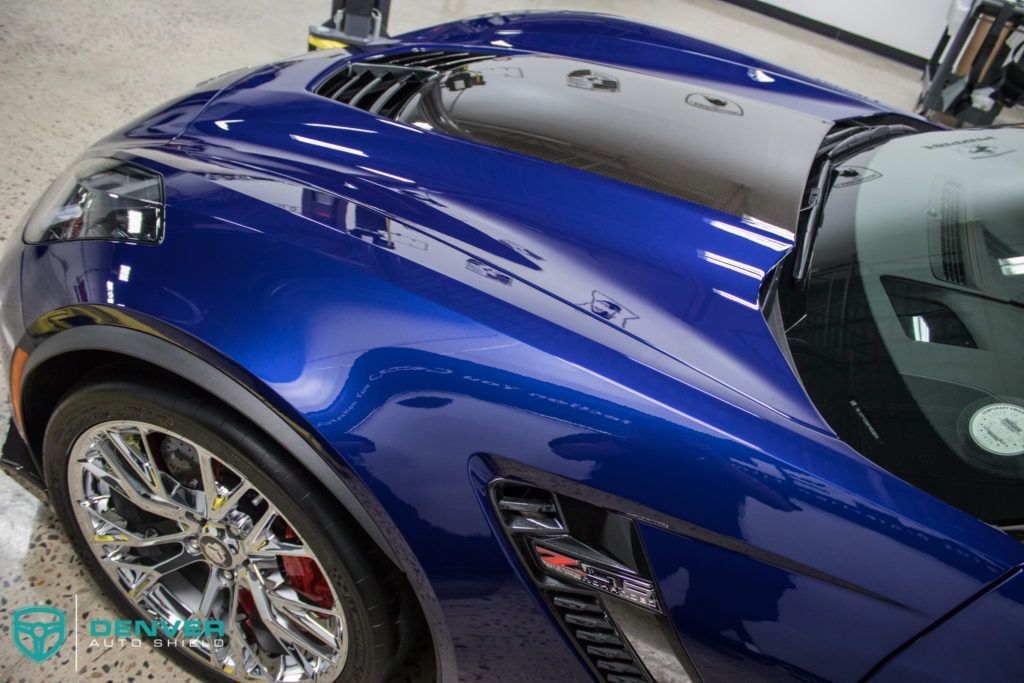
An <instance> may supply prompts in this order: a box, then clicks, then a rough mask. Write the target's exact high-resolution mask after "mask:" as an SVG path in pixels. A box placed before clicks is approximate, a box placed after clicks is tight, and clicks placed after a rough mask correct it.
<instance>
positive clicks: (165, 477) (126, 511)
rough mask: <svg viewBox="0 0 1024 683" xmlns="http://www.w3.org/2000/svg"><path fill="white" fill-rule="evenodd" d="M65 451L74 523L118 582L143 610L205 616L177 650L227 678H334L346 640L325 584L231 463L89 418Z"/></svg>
mask: <svg viewBox="0 0 1024 683" xmlns="http://www.w3.org/2000/svg"><path fill="white" fill-rule="evenodd" d="M70 456H71V457H70V459H69V461H68V471H67V474H68V484H69V491H70V494H71V503H72V506H73V508H74V514H75V518H76V521H77V522H78V525H79V526H80V528H81V530H82V533H83V534H84V537H85V539H86V541H87V542H88V544H89V547H90V549H91V550H92V552H93V553H94V555H95V556H96V558H97V559H98V560H99V562H100V565H101V566H102V567H103V569H104V571H105V572H106V573H107V575H108V576H109V577H110V578H111V580H112V581H113V582H114V584H115V585H116V586H117V588H118V589H119V590H120V591H122V592H123V594H124V595H125V596H126V597H127V598H128V599H129V600H130V601H131V602H132V603H133V604H135V605H136V606H137V607H138V608H139V609H140V610H141V611H142V612H143V613H146V614H148V615H151V616H152V618H154V619H161V620H164V622H167V623H171V624H173V622H175V621H179V622H184V621H185V620H190V619H191V620H205V621H207V622H209V621H213V622H214V625H213V627H212V628H209V629H208V631H207V633H205V634H204V635H202V636H199V637H192V634H191V633H185V630H184V629H182V630H180V631H179V632H178V633H177V634H176V636H175V640H177V641H178V643H177V644H176V645H178V646H179V647H178V649H180V650H183V651H186V652H188V653H189V654H191V655H192V656H193V657H196V658H197V659H198V660H200V661H201V662H202V663H204V664H206V665H207V666H209V667H211V668H213V669H215V670H217V671H220V672H221V673H222V674H224V675H226V676H228V677H230V678H233V679H235V680H265V681H303V680H312V679H316V680H327V681H329V680H334V679H335V678H337V676H338V675H339V674H340V673H341V671H342V669H343V668H344V666H345V661H346V658H347V655H348V640H347V637H346V624H345V614H344V611H343V610H342V606H341V602H340V601H339V599H338V595H337V593H336V591H335V588H334V587H333V586H332V585H331V583H330V581H328V580H327V574H326V573H325V572H324V569H323V565H322V563H321V562H320V561H319V560H318V559H317V557H316V555H315V554H314V553H313V551H312V550H311V549H310V548H309V547H308V546H307V544H306V543H305V542H304V541H303V539H302V537H301V536H300V535H299V534H298V532H297V531H296V530H295V528H294V527H293V526H292V524H291V523H290V522H289V521H288V520H287V519H286V518H285V517H284V515H283V514H282V513H281V512H280V511H279V510H278V508H276V507H275V506H274V505H273V504H272V503H271V502H270V501H269V500H268V499H267V498H266V497H265V496H264V494H263V493H262V492H260V491H259V490H257V488H256V487H255V486H254V485H253V484H252V483H251V482H250V481H249V480H248V479H246V478H245V477H244V476H242V475H241V474H240V473H238V472H237V470H236V469H234V468H232V467H229V466H228V465H227V464H226V463H225V462H224V461H222V460H221V459H219V458H218V457H217V456H216V455H215V454H213V453H210V452H209V451H207V450H205V449H204V448H202V447H201V446H199V445H198V444H196V443H193V442H191V441H189V440H187V439H185V438H184V437H182V436H180V435H178V434H175V433H174V432H172V431H169V430H167V429H164V428H162V427H157V426H154V425H151V424H146V423H142V422H106V423H103V424H99V425H96V426H95V427H92V428H90V429H88V430H87V431H85V432H84V433H82V434H81V435H80V436H79V437H78V438H77V439H76V440H75V442H74V443H73V445H72V447H71V453H70ZM216 622H220V623H222V624H223V631H224V635H223V637H219V634H217V633H216V630H217V629H216ZM162 635H163V634H161V636H162Z"/></svg>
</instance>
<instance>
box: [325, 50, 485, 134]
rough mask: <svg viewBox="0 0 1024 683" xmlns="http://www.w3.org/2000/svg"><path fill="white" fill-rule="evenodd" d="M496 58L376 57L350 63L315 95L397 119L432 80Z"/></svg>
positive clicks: (444, 53)
mask: <svg viewBox="0 0 1024 683" xmlns="http://www.w3.org/2000/svg"><path fill="white" fill-rule="evenodd" d="M494 57H495V55H491V54H486V53H480V52H459V51H453V50H425V51H413V52H400V53H396V54H387V55H373V56H371V57H368V58H367V59H364V60H362V61H358V62H351V63H350V64H348V65H347V66H346V67H345V68H343V69H342V70H341V71H339V72H338V73H336V74H335V75H333V76H331V78H329V79H328V80H327V81H326V82H325V83H324V84H323V85H321V86H320V87H319V88H318V89H317V91H316V93H317V94H318V95H323V96H324V97H329V98H331V99H332V100H337V101H338V102H341V103H343V104H347V105H349V106H351V107H356V108H358V109H362V110H364V111H368V112H370V113H371V114H377V115H378V116H383V117H385V118H390V119H395V118H398V115H399V114H400V113H401V111H402V108H403V107H405V105H406V104H408V102H409V100H411V99H412V97H413V96H414V95H415V94H416V93H417V92H418V91H419V89H420V88H421V87H422V86H423V85H424V84H425V83H427V82H428V81H429V80H431V79H432V78H439V77H440V76H441V74H444V73H447V72H449V71H453V70H455V69H459V68H461V67H463V66H466V65H468V64H472V63H473V62H480V61H484V60H487V59H493V58H494Z"/></svg>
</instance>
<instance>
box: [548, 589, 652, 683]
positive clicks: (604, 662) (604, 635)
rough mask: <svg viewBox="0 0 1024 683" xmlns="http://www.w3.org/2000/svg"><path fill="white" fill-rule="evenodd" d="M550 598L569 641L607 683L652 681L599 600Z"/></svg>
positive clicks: (581, 596)
mask: <svg viewBox="0 0 1024 683" xmlns="http://www.w3.org/2000/svg"><path fill="white" fill-rule="evenodd" d="M548 596H549V597H550V598H551V602H552V603H553V604H554V606H555V610H556V612H557V613H558V616H559V617H561V619H562V621H563V622H564V623H565V627H566V632H567V633H568V634H569V637H571V638H572V639H574V640H575V641H576V646H577V647H578V648H579V650H580V652H582V653H583V654H584V655H585V656H586V657H587V659H589V660H590V664H591V665H592V666H593V667H594V670H595V671H597V672H598V675H599V677H600V676H603V677H604V679H605V681H606V683H615V681H620V682H622V683H634V682H636V683H647V681H649V680H650V679H649V678H648V677H647V674H646V673H645V672H644V668H643V667H642V666H641V665H640V663H639V662H638V661H637V660H636V658H635V657H634V655H633V653H632V652H631V651H630V649H629V648H628V647H627V646H626V645H625V644H624V640H625V639H624V638H623V637H622V634H621V633H619V631H618V628H616V626H615V624H614V623H613V622H612V620H611V618H610V617H609V616H608V613H607V612H606V611H605V609H604V607H602V605H601V602H600V601H599V600H598V599H597V597H596V596H593V595H588V594H586V593H563V592H555V591H552V592H551V593H549V594H548Z"/></svg>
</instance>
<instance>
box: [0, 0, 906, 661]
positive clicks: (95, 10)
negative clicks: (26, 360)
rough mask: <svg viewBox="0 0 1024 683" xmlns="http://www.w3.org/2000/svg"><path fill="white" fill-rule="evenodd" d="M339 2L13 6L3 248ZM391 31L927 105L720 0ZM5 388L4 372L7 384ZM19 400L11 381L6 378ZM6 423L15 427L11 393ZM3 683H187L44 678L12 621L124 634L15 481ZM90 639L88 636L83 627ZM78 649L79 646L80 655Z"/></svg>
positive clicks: (143, 655) (436, 9)
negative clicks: (763, 76) (531, 40)
mask: <svg viewBox="0 0 1024 683" xmlns="http://www.w3.org/2000/svg"><path fill="white" fill-rule="evenodd" d="M329 5H330V3H329V2H328V0H288V1H287V2H282V1H281V0H217V1H216V2H210V1H209V0H176V1H175V2H173V3H157V2H131V1H129V0H114V1H113V2H111V1H110V0H106V1H105V2H100V1H99V0H78V1H76V2H61V1H60V0H33V1H32V2H15V1H14V0H0V150H2V151H3V153H2V155H0V241H2V240H7V239H16V238H15V237H13V236H12V235H11V231H12V230H13V228H14V226H15V223H16V222H17V220H18V219H19V218H20V216H21V215H22V214H23V213H24V212H25V211H26V210H27V209H28V207H29V205H30V203H31V202H32V201H34V200H35V198H36V197H37V196H38V195H39V194H40V192H41V191H42V190H43V189H44V188H45V186H46V184H47V183H48V182H49V180H50V179H51V178H53V177H54V176H55V175H56V174H57V173H58V172H59V171H61V170H62V169H63V168H64V167H65V166H66V165H67V164H68V163H69V162H70V161H71V160H72V159H74V158H75V157H76V156H77V155H78V154H79V153H80V152H81V150H82V149H84V148H85V147H86V146H87V145H88V144H90V143H91V142H93V141H94V140H96V139H97V138H98V137H99V136H101V135H102V134H103V133H105V132H107V131H108V130H110V129H111V128H112V127H113V126H115V125H117V124H119V123H121V122H124V121H126V120H128V119H129V118H131V117H134V116H136V115H138V114H141V113H142V112H144V111H146V110H147V109H149V108H151V107H154V106H156V105H158V104H159V103H160V102H162V101H164V100H166V99H168V98H170V97H172V96H174V95H176V94H178V93H180V92H182V91H184V90H186V89H188V88H189V87H191V86H192V85H193V84H195V83H196V82H198V81H200V80H203V79H205V78H207V77H209V76H212V75H216V74H219V73H223V72H226V71H229V70H232V69H235V68H237V67H240V66H245V65H248V64H259V63H263V62H267V61H271V60H274V59H278V58H282V57H287V56H290V55H292V54H296V53H299V52H301V51H303V50H304V49H305V33H306V27H307V25H308V24H311V23H318V22H319V21H320V20H322V19H324V18H325V15H326V13H327V11H328V9H329ZM393 6H394V12H395V16H394V18H393V21H392V31H393V32H396V33H397V32H401V31H405V30H408V29H412V28H415V27H419V26H425V25H429V24H432V23H439V22H441V21H445V20H449V19H455V18H459V17H461V16H469V15H473V14H480V13H484V12H488V11H492V10H498V9H502V8H506V9H507V8H529V9H539V8H546V7H551V8H559V9H578V10H596V11H601V12H607V13H612V14H619V15H624V16H628V17H632V18H636V19H640V20H646V21H649V22H653V23H657V24H660V25H663V26H668V27H672V28H675V29H678V30H681V31H684V32H688V33H692V34H695V35H697V36H701V37H704V38H707V39H710V40H713V41H716V42H719V43H722V44H724V45H726V46H729V47H733V48H736V49H739V50H744V51H747V52H750V53H753V54H755V55H757V56H759V57H762V58H764V59H767V60H769V61H773V62H777V63H779V64H781V65H783V66H786V67H789V68H792V69H795V70H798V71H803V72H805V73H808V74H810V75H812V76H816V77H818V78H821V79H824V80H826V81H831V82H833V83H840V84H842V85H844V86H845V87H847V88H850V89H852V90H856V91H859V92H862V93H865V94H867V95H870V96H872V97H874V98H876V99H879V100H881V101H883V102H886V103H889V104H892V105H896V106H898V107H907V108H909V107H910V106H912V105H913V103H914V100H915V98H916V96H917V93H918V90H919V87H920V86H919V82H918V78H919V73H918V71H917V70H916V69H913V68H910V67H907V66H903V65H901V64H897V63H894V62H891V61H889V60H886V59H884V58H881V57H878V56H875V55H873V54H870V53H867V52H864V51H861V50H859V49H857V48H853V47H849V46H846V45H842V44H839V43H836V42H833V41H832V40H829V39H827V38H824V37H821V36H818V35H816V34H813V33H809V32H807V31H804V30H801V29H797V28H793V27H791V26H789V25H786V24H783V23H781V22H777V21H774V20H772V19H768V18H765V17H763V16H761V15H759V14H756V13H753V12H750V11H747V10H744V9H740V8H737V7H735V6H733V5H729V4H726V3H724V2H721V1H720V0H648V1H647V2H643V3H639V2H635V0H634V1H629V0H552V1H548V0H512V1H511V2H509V1H508V0H504V1H502V0H395V2H394V3H393ZM0 373H2V370H0ZM0 379H2V381H0V387H6V385H7V382H6V378H0ZM0 392H2V393H3V394H4V395H3V396H2V397H0V398H2V399H3V404H2V405H3V406H4V407H3V408H2V409H0V410H3V411H4V415H3V421H4V423H6V412H5V411H6V405H7V401H6V391H5V389H3V388H0ZM0 530H2V531H0V587H2V592H0V630H2V632H3V634H2V642H0V680H4V681H8V680H10V681H41V680H47V679H53V680H79V679H82V680H97V681H105V680H110V681H147V680H149V681H164V680H166V681H171V680H174V681H182V680H186V679H187V677H185V676H183V675H182V674H181V673H180V672H178V671H177V670H176V668H175V667H174V666H173V665H172V664H171V663H169V662H168V661H167V660H165V659H164V657H163V656H162V655H161V654H159V653H158V652H156V651H154V650H153V649H152V648H150V647H149V646H148V645H144V646H142V647H139V648H132V647H117V646H115V647H113V648H106V647H96V648H90V647H88V646H87V643H88V640H87V639H86V638H85V637H84V634H83V637H82V639H81V640H80V642H79V648H78V651H77V667H78V675H77V676H76V675H75V674H74V669H75V666H76V664H75V661H76V653H75V650H74V648H72V647H69V646H68V645H67V644H66V645H65V646H64V647H63V649H62V651H61V655H60V656H58V657H56V658H54V659H51V660H49V661H47V662H44V663H43V664H36V663H34V662H32V661H30V660H28V659H27V658H25V657H23V656H22V655H21V654H19V653H18V652H17V651H16V650H15V649H14V647H13V645H12V642H11V640H10V638H9V634H10V612H11V611H13V610H14V609H17V608H19V607H24V606H28V605H33V604H43V603H46V604H53V605H55V606H57V607H60V608H64V609H67V610H68V611H69V613H70V612H71V610H73V609H74V605H75V603H76V599H77V605H78V611H79V616H80V618H82V619H88V618H92V617H94V616H107V617H110V618H113V617H114V615H113V614H112V613H111V611H110V608H109V606H108V603H107V601H106V600H105V599H104V598H103V597H102V596H100V595H99V594H97V593H96V592H95V591H94V589H93V587H92V585H91V583H90V582H89V580H88V579H87V578H86V577H85V576H84V575H83V573H82V571H81V569H80V566H79V564H78V562H77V561H76V560H75V558H74V556H73V555H72V554H71V552H70V550H69V548H68V545H67V540H66V537H65V535H64V533H63V532H62V531H61V530H60V529H59V528H58V525H57V522H56V519H55V518H54V516H53V515H52V514H51V513H50V512H49V510H48V509H47V508H46V507H45V506H43V505H41V504H40V503H38V502H37V501H35V499H33V498H32V497H31V496H29V495H28V494H27V493H25V492H23V491H22V490H21V489H20V488H18V487H17V486H16V485H15V484H14V483H13V482H11V481H10V480H9V479H7V478H6V477H2V476H0ZM80 623H81V622H80ZM68 642H69V644H70V642H71V641H70V640H69V641H68Z"/></svg>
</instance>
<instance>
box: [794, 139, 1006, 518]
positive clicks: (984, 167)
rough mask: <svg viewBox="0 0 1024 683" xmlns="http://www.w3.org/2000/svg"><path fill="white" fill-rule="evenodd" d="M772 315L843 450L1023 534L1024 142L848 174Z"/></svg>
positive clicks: (905, 153)
mask: <svg viewBox="0 0 1024 683" xmlns="http://www.w3.org/2000/svg"><path fill="white" fill-rule="evenodd" d="M780 301H781V303H782V307H783V311H784V322H785V327H786V330H787V333H786V337H787V341H788V343H789V347H790V350H791V351H792V354H793V359H794V363H795V365H796V367H797V370H798V372H799V374H800V376H801V379H802V381H803V382H804V385H805V387H806V388H807V391H808V393H809V394H810V396H811V399H812V400H813V401H814V402H815V404H816V405H817V407H818V409H819V410H820V411H821V413H822V415H823V416H824V418H825V419H826V420H827V421H828V422H829V424H830V425H831V426H832V427H833V429H835V430H836V433H837V434H838V435H839V437H840V438H842V439H843V440H844V441H846V442H848V443H849V444H850V445H851V446H853V447H854V448H856V449H858V450H859V451H860V452H861V453H863V454H864V455H865V456H867V457H869V458H871V459H872V460H874V461H875V462H877V463H878V464H880V465H881V466H883V467H885V468H886V469H888V470H889V471H891V472H893V473H894V474H896V475H898V476H900V477H902V478H903V479H905V480H906V481H909V482H910V483H912V484H914V485H916V486H918V487H920V488H922V489H924V490H926V491H929V492H930V493H932V494H933V495H936V496H938V497H939V498H942V499H944V500H946V501H947V502H949V503H951V504H953V505H955V506H957V507H959V508H961V509H963V510H965V511H967V512H970V513H972V514H975V515H977V516H978V517H980V518H982V519H984V520H986V521H989V522H992V523H1000V524H1014V523H1020V522H1021V521H1024V362H1022V361H1024V344H1022V340H1024V130H1020V129H997V130H983V131H978V130H975V131H955V132H939V133H926V134H920V135H912V136H908V137H903V138H898V139H895V140H892V141H890V142H887V143H885V144H884V145H882V146H880V147H878V148H875V149H873V150H870V151H868V152H865V153H863V154H861V155H859V156H857V157H855V158H853V159H850V160H849V161H847V162H844V163H843V164H842V165H841V166H840V167H839V169H838V173H837V174H836V178H835V181H834V184H833V187H832V191H831V193H830V194H829V197H828V201H827V203H826V205H825V207H824V220H823V223H822V226H821V230H820V233H819V235H818V239H817V242H816V244H815V250H814V257H813V261H812V264H811V269H810V272H809V277H808V279H807V282H806V287H805V288H804V289H803V290H797V289H794V288H788V289H787V288H786V287H783V289H782V290H781V291H780Z"/></svg>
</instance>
